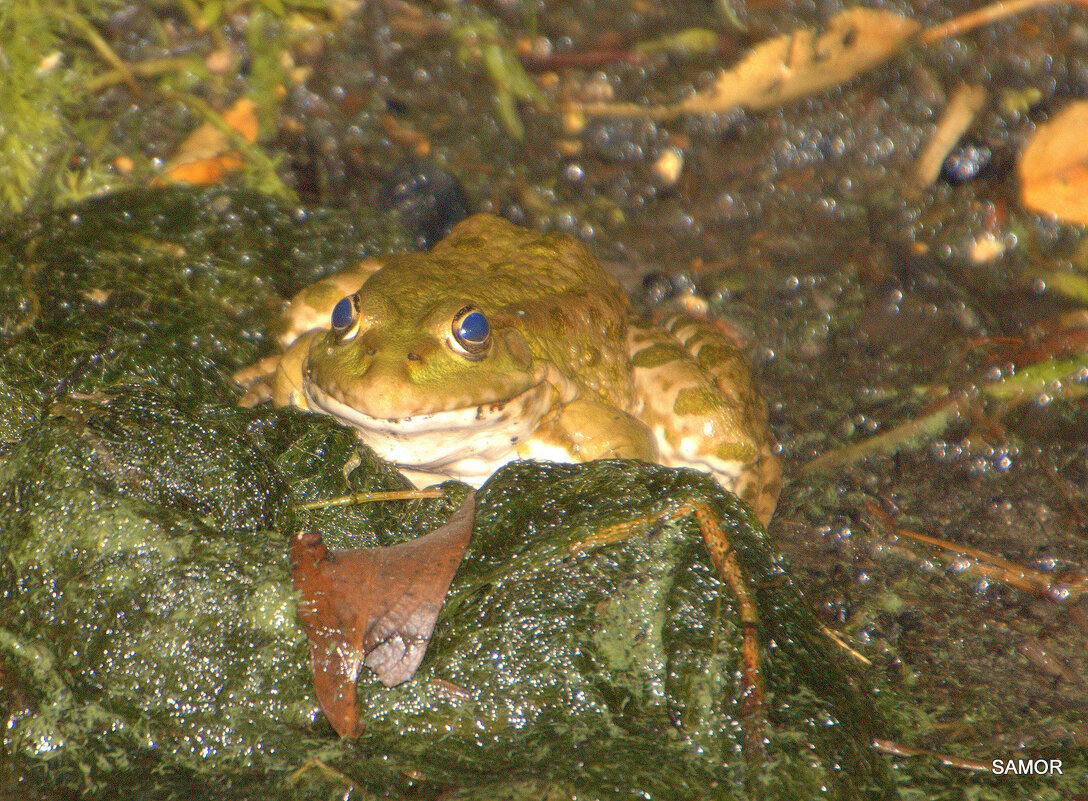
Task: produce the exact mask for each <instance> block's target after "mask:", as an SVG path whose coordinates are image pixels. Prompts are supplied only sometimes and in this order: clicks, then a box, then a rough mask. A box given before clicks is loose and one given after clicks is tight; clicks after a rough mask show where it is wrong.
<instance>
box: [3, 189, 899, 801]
mask: <svg viewBox="0 0 1088 801" xmlns="http://www.w3.org/2000/svg"><path fill="white" fill-rule="evenodd" d="M4 241H5V243H6V244H5V246H4V250H3V253H2V254H0V270H2V271H3V272H4V280H3V282H2V289H0V319H3V320H4V321H5V326H4V330H3V338H2V340H0V342H2V348H3V352H4V355H5V358H4V359H3V360H2V361H0V379H2V380H3V381H4V382H5V386H6V387H9V388H11V392H10V393H9V394H8V395H6V396H5V397H4V398H3V399H2V400H0V421H2V423H3V432H4V439H5V444H4V445H3V446H2V447H0V555H2V557H3V558H2V562H0V565H2V568H0V587H2V596H0V620H2V621H3V623H0V662H2V667H3V670H2V671H0V689H2V690H3V692H0V699H2V700H0V702H2V705H3V711H4V713H5V718H6V719H7V721H8V725H7V726H6V727H5V731H4V735H3V737H4V740H3V742H4V750H5V752H6V754H7V757H8V767H7V770H8V771H9V773H8V777H9V778H12V777H14V778H15V779H18V777H19V776H22V777H29V778H33V779H35V780H36V781H38V782H39V783H41V784H42V785H44V786H45V787H47V788H49V789H50V790H52V791H56V792H63V793H76V794H80V795H85V796H88V797H103V798H104V797H117V796H118V795H119V794H120V795H126V796H128V795H132V794H138V795H140V796H141V797H143V798H181V797H194V796H197V797H199V796H206V797H213V796H214V797H224V798H226V797H234V798H258V797H262V796H268V795H269V794H273V795H274V796H275V797H278V798H311V797H312V798H333V797H343V796H344V792H345V787H353V788H354V789H352V790H351V793H352V794H353V797H365V796H366V795H368V794H370V795H373V796H375V797H392V798H434V797H439V796H442V797H453V798H465V799H470V798H472V799H484V798H529V797H542V796H546V797H551V798H617V799H620V798H647V797H650V798H659V799H673V798H676V799H680V798H692V797H699V798H722V799H729V798H747V797H765V798H771V799H778V798H781V799H785V798H809V797H815V796H817V795H820V796H826V797H831V798H843V799H853V798H866V797H870V798H871V797H888V796H890V795H891V794H892V791H891V790H890V789H889V785H888V783H887V781H888V780H887V778H886V776H885V771H884V765H883V762H882V761H881V759H880V758H879V757H878V756H877V755H876V754H875V752H873V751H872V750H871V749H870V747H869V743H870V741H871V739H872V737H873V736H874V735H875V734H877V733H879V727H878V717H877V715H876V714H875V712H874V711H873V709H872V707H871V704H870V702H869V701H868V699H867V697H866V695H865V693H864V692H863V691H862V690H861V689H860V688H859V686H858V685H857V683H856V682H855V680H854V679H853V678H852V677H851V676H850V673H849V671H848V670H847V669H846V668H845V666H844V665H843V664H842V660H841V659H840V658H839V657H838V655H837V654H835V653H834V652H833V650H832V648H833V646H832V645H831V644H830V642H829V641H828V640H827V639H826V638H824V637H823V636H822V635H821V634H820V633H819V632H818V630H817V626H816V623H815V620H814V618H813V617H812V615H811V614H810V613H809V612H808V611H807V610H806V608H805V606H804V603H803V601H802V600H801V598H800V597H799V595H798V593H797V592H796V590H794V589H793V587H792V585H791V582H790V579H789V577H788V575H787V573H786V572H785V571H784V569H783V567H782V565H781V564H780V563H779V561H778V560H777V559H776V558H775V557H774V556H773V555H772V554H771V552H770V549H769V548H768V545H767V543H766V540H765V535H764V533H763V531H762V529H761V528H760V527H759V526H758V524H757V523H756V522H755V521H754V519H753V517H752V516H751V514H750V512H749V511H748V510H747V509H746V507H744V506H743V505H742V504H741V503H740V502H739V501H738V500H737V499H735V498H734V497H733V496H731V495H728V494H726V493H724V492H722V491H721V490H720V489H719V488H718V486H717V485H716V484H715V483H714V482H713V481H712V480H711V479H709V478H708V477H706V476H703V475H700V474H697V473H693V472H688V471H676V470H668V469H664V468H660V467H656V466H651V465H645V464H640V463H635V462H599V463H593V464H590V465H580V466H572V465H542V464H535V463H528V462H526V463H518V464H515V465H512V466H510V467H508V468H506V469H504V470H503V471H501V472H500V473H499V474H497V475H496V476H495V477H494V478H493V479H492V480H491V481H490V482H488V484H487V485H486V486H485V487H484V488H483V489H482V490H481V491H480V492H479V493H478V497H477V519H476V525H475V528H474V533H473V539H472V542H471V544H470V547H469V551H468V553H467V554H466V557H465V560H464V562H463V564H462V566H461V568H460V570H459V572H458V574H457V576H456V577H455V579H454V582H453V585H452V587H451V591H450V595H449V598H448V601H447V604H446V606H445V607H444V608H443V611H442V613H441V616H440V618H439V621H438V624H437V627H436V630H435V635H434V638H433V640H432V642H431V645H430V648H429V651H428V654H427V656H426V658H425V659H424V662H423V664H422V666H421V668H420V671H419V672H418V673H417V675H416V676H415V677H414V678H413V679H412V680H411V681H409V682H407V683H405V684H403V685H400V686H398V687H396V688H393V689H392V690H387V689H385V688H384V687H381V685H380V684H379V683H378V682H377V681H376V679H374V678H373V677H372V676H371V675H370V674H369V673H366V674H364V675H362V676H360V678H359V681H358V687H357V689H358V695H359V700H358V704H359V710H360V718H361V720H362V721H363V732H362V734H361V736H360V737H359V739H358V740H356V741H354V742H351V741H344V740H341V739H339V738H337V737H336V736H335V734H334V733H333V731H332V729H331V727H330V726H329V725H328V724H327V722H326V721H325V720H324V719H323V717H322V716H321V714H320V711H319V710H318V709H317V704H316V698H315V693H314V691H313V688H312V684H311V678H310V675H309V653H308V646H307V643H306V640H305V637H304V635H303V634H302V631H301V628H300V627H299V625H298V623H297V621H296V619H295V615H294V603H295V596H294V593H293V590H292V588H291V581H290V565H289V563H288V559H287V548H286V544H287V542H288V539H289V537H291V536H292V535H293V534H295V533H296V532H297V531H299V530H300V529H301V528H309V529H317V530H319V531H321V532H322V534H323V536H324V538H325V541H326V542H327V543H328V544H329V545H330V546H332V547H352V546H359V545H381V544H390V543H394V542H399V541H403V540H404V539H407V538H410V537H414V536H417V535H418V534H419V533H421V532H423V531H427V530H430V529H433V528H434V527H436V526H437V525H439V524H440V523H441V522H443V521H444V520H445V519H446V518H447V517H448V515H449V514H450V512H451V511H452V509H453V508H455V507H456V506H457V504H458V503H459V501H460V500H461V498H462V497H463V495H464V492H465V491H466V490H465V488H464V487H462V486H460V485H456V484H452V483H451V484H448V485H446V489H447V497H445V498H442V499H435V500H420V501H413V502H411V503H406V504H366V505H361V506H355V507H347V508H334V509H321V510H317V511H313V512H306V511H302V510H301V509H300V508H299V504H301V503H303V502H306V501H311V500H317V499H322V498H330V497H336V496H339V495H343V494H346V493H350V492H360V491H368V490H375V489H399V488H402V487H404V486H405V483H404V481H403V479H402V478H401V477H399V476H398V475H397V474H396V473H395V472H394V471H392V470H391V469H390V468H389V467H388V466H386V465H383V464H381V463H379V462H377V461H376V460H375V459H373V457H371V456H370V455H369V454H367V453H360V452H359V449H358V446H357V444H356V441H355V439H354V437H353V435H352V434H351V432H349V431H347V430H345V429H342V428H340V427H339V426H337V425H336V424H335V423H334V422H333V421H331V420H330V419H328V418H324V417H319V416H313V415H306V414H303V413H300V412H298V411H295V410H271V409H258V410H244V409H239V408H237V407H236V406H235V405H234V404H235V400H236V398H237V395H238V393H237V391H236V390H235V389H234V388H233V387H232V385H231V383H230V380H229V376H230V374H231V372H232V371H233V370H234V369H236V368H238V367H240V366H243V365H244V364H246V363H248V362H250V361H251V360H253V359H255V358H256V357H257V356H258V355H260V353H261V352H262V346H265V347H267V343H266V338H265V336H264V334H263V332H264V331H265V330H268V328H269V324H270V322H271V319H272V318H273V317H274V315H275V312H276V311H277V309H278V308H279V303H280V301H279V298H280V297H281V296H282V295H283V294H287V293H289V292H291V291H293V290H294V289H296V288H297V287H298V286H299V285H301V284H303V283H308V282H309V281H312V280H313V279H314V278H315V277H316V276H317V275H320V274H322V273H324V272H326V271H328V270H330V269H334V268H336V267H338V266H341V265H342V264H343V263H345V262H347V261H350V260H352V259H354V258H358V257H359V256H361V255H363V254H365V253H367V252H372V251H373V250H374V249H375V248H383V249H384V248H396V247H398V242H399V240H398V239H397V236H396V232H395V231H394V230H393V226H391V225H389V224H385V225H381V224H378V223H373V224H371V223H369V222H364V221H359V220H351V219H346V218H345V217H343V216H337V215H333V214H331V213H323V212H307V213H302V212H299V211H298V210H294V209H290V208H285V207H283V206H281V205H280V204H278V203H277V202H275V201H271V200H268V199H266V198H262V197H260V196H256V195H252V194H245V193H234V192H227V191H213V192H192V191H163V192H156V193H150V194H130V195H124V196H114V197H110V198H105V199H101V200H98V201H93V202H89V203H85V204H83V205H81V206H79V207H76V208H72V209H68V210H66V211H64V212H61V213H57V214H53V215H47V216H46V217H43V218H41V219H39V220H38V221H37V222H36V223H35V224H34V225H31V226H29V227H28V228H27V229H26V230H25V231H24V232H23V233H22V234H21V235H19V236H11V237H7V238H5V240H4ZM688 500H694V501H698V502H700V503H704V504H706V505H707V506H708V507H709V508H710V509H711V511H712V514H713V515H714V516H715V517H716V518H717V519H718V520H719V521H720V524H721V525H722V527H723V530H724V531H725V532H726V534H727V536H728V537H729V539H730V542H731V544H732V545H733V547H734V550H735V552H736V555H737V559H738V560H739V562H740V564H741V565H742V567H743V569H744V572H745V573H746V575H747V578H748V581H749V584H750V589H751V591H752V593H753V595H754V597H755V600H756V605H757V607H758V610H759V617H760V636H761V639H762V643H763V647H764V649H765V653H766V659H765V664H764V667H765V678H766V682H767V694H768V695H767V697H768V715H769V723H770V725H769V727H768V729H767V736H766V745H765V751H766V753H765V755H763V756H759V757H758V758H757V756H756V755H753V754H751V753H747V754H746V753H745V748H744V726H746V725H751V720H750V719H749V720H746V719H745V716H744V715H743V714H742V711H741V707H740V695H741V692H742V689H743V687H742V685H741V684H740V682H739V679H738V678H737V676H738V675H739V656H738V654H739V647H740V641H741V637H742V634H743V632H742V627H741V626H740V624H739V617H738V614H737V609H736V601H735V598H734V596H733V595H732V593H731V592H730V591H729V590H728V588H726V587H725V586H724V585H723V584H722V583H721V582H720V581H719V580H718V578H717V577H716V575H715V573H714V570H713V568H712V566H711V565H710V562H709V559H708V558H707V555H706V553H705V550H704V549H703V546H702V544H701V539H700V537H699V533H698V531H697V529H696V528H695V527H694V524H693V523H692V522H691V521H688V520H683V519H679V520H674V521H672V522H669V523H667V524H663V525H647V526H645V527H644V529H643V530H639V531H636V532H635V533H633V534H632V535H631V536H629V537H627V538H626V539H623V540H620V541H618V542H612V543H609V544H604V545H599V546H594V547H591V548H590V547H583V546H582V545H581V544H580V543H583V541H585V540H586V539H587V538H588V537H589V535H591V534H592V533H594V532H596V531H599V530H600V529H601V528H602V527H605V526H609V525H614V524H616V523H618V522H625V521H630V520H633V519H641V518H644V517H653V516H654V515H655V514H659V513H662V512H664V511H666V510H667V509H669V508H674V507H675V505H676V504H678V503H682V502H684V501H688ZM317 765H323V766H325V767H324V768H319V767H314V766H317ZM305 766H311V767H308V768H306V769H304V770H302V771H301V772H297V771H299V770H300V769H302V768H304V767H305Z"/></svg>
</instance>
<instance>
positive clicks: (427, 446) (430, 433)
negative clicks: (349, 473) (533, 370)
mask: <svg viewBox="0 0 1088 801" xmlns="http://www.w3.org/2000/svg"><path fill="white" fill-rule="evenodd" d="M558 395H559V393H558V392H557V391H556V389H555V388H554V387H553V386H552V385H551V384H549V382H547V381H541V382H540V383H539V384H536V385H534V386H532V387H530V388H529V389H527V390H525V391H524V392H522V393H521V394H520V395H516V396H514V397H513V398H510V399H509V400H506V401H501V402H495V403H484V404H480V405H477V406H467V407H464V408H461V409H450V410H445V411H440V412H428V413H425V414H415V415H409V416H406V417H398V418H392V419H387V418H382V417H371V416H370V415H368V414H365V413H364V412H361V411H359V410H358V409H355V408H353V407H351V406H349V405H347V404H345V403H343V402H341V401H339V400H337V399H336V398H334V397H332V396H331V395H329V394H328V393H326V392H324V391H322V390H321V389H320V388H319V387H317V386H314V385H310V386H308V387H307V388H306V399H307V401H308V405H309V407H310V409H312V410H313V411H318V412H322V413H324V414H328V415H332V416H333V417H335V418H337V419H338V420H340V421H341V422H343V423H346V424H348V425H351V426H353V427H354V428H355V429H356V431H358V433H359V439H360V440H362V442H363V444H364V445H367V446H369V447H370V448H372V449H373V450H374V452H375V453H377V454H378V456H380V457H381V458H383V459H385V460H386V461H389V462H393V463H394V464H396V465H397V466H398V467H401V468H403V469H404V470H405V471H406V472H407V473H408V474H409V478H411V479H413V481H415V483H417V484H419V483H421V481H424V480H426V479H428V478H432V477H433V479H434V480H435V481H440V480H442V479H443V478H459V479H461V480H463V481H466V482H467V483H469V484H474V485H477V486H478V485H479V484H480V483H482V482H483V481H484V480H486V479H487V477H488V476H490V475H491V473H492V472H494V471H495V470H496V469H497V468H499V467H501V466H502V465H504V464H506V463H507V462H509V461H512V460H514V459H516V458H518V448H519V444H520V443H523V442H525V441H526V440H527V439H529V438H530V437H531V436H532V434H533V432H534V431H535V430H536V429H537V427H538V426H539V425H540V421H541V420H542V419H543V418H544V416H545V415H546V414H547V413H548V411H549V410H550V409H552V408H553V407H554V405H555V403H556V400H557V396H558Z"/></svg>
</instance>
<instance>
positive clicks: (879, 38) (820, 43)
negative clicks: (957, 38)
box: [581, 8, 921, 119]
mask: <svg viewBox="0 0 1088 801" xmlns="http://www.w3.org/2000/svg"><path fill="white" fill-rule="evenodd" d="M920 27H921V26H920V25H919V24H918V23H917V22H915V21H913V20H911V19H907V18H906V17H903V16H900V15H899V14H895V13H893V12H890V11H878V10H875V9H869V8H849V9H846V10H845V11H841V12H839V13H838V14H836V15H835V16H834V17H832V18H831V20H830V21H829V22H828V24H827V28H826V30H825V31H824V32H823V33H817V32H816V31H812V30H809V29H807V28H803V29H801V30H797V31H794V32H792V33H788V34H785V35H783V36H776V37H774V38H773V39H768V40H767V41H765V42H761V43H760V44H758V45H756V46H755V47H753V48H752V49H751V50H749V51H748V54H747V55H746V56H744V57H743V58H742V59H741V60H740V61H739V62H738V63H737V64H736V66H734V67H733V68H732V69H729V70H726V71H724V72H722V73H721V74H720V75H719V76H718V79H717V80H716V81H715V82H714V84H713V85H712V86H711V87H709V89H707V90H705V91H702V92H698V93H697V94H695V95H692V96H691V97H688V98H686V99H684V100H682V101H680V102H679V103H674V104H672V105H669V106H656V107H646V106H640V105H637V104H633V103H595V104H588V105H585V106H582V107H581V108H582V109H583V110H584V111H585V112H586V113H589V114H604V115H609V114H611V115H620V116H632V115H638V116H649V117H653V118H655V119H671V118H673V117H677V116H679V115H681V114H688V113H693V114H709V113H717V112H723V111H728V110H729V109H732V108H736V107H737V106H743V107H744V108H748V109H762V108H770V107H772V106H777V105H780V104H782V103H785V102H788V101H790V100H795V99H797V98H799V97H804V96H805V95H809V94H813V93H815V92H819V91H820V90H822V89H827V88H829V87H831V86H837V85H838V84H840V83H843V82H844V81H847V80H849V79H850V78H853V77H854V76H855V75H858V74H860V73H862V72H865V71H866V70H869V69H872V68H873V67H875V66H877V65H879V64H882V63H883V62H885V61H887V60H888V59H889V58H891V57H892V56H893V55H895V54H896V53H897V52H899V50H900V49H901V48H902V47H903V45H904V44H905V43H906V42H907V41H908V40H909V39H910V38H911V37H912V36H914V34H916V33H917V32H918V31H919V30H920Z"/></svg>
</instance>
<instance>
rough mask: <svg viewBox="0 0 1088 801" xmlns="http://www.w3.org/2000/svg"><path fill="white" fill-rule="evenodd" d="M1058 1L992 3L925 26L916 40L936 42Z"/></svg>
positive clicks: (1039, 0)
mask: <svg viewBox="0 0 1088 801" xmlns="http://www.w3.org/2000/svg"><path fill="white" fill-rule="evenodd" d="M1059 2H1060V0H1010V2H1007V3H1004V2H1000V3H992V4H991V5H988V6H985V7H984V8H980V9H978V11H969V12H968V13H966V14H960V15H959V16H958V17H953V18H952V19H950V20H949V21H948V22H945V23H942V24H941V25H935V26H933V27H932V28H926V29H925V30H924V31H922V32H921V33H920V34H919V35H918V40H919V41H921V42H925V43H926V44H929V43H930V42H937V41H940V40H941V39H946V38H948V37H949V36H959V35H960V34H961V33H968V32H969V31H973V30H974V29H975V28H979V27H981V26H983V25H989V24H990V23H992V22H1000V21H1001V20H1003V19H1005V18H1007V17H1012V16H1015V15H1016V14H1020V13H1022V12H1024V11H1030V10H1031V9H1033V8H1037V7H1039V6H1051V5H1057V4H1058V3H1059Z"/></svg>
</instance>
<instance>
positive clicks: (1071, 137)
mask: <svg viewBox="0 0 1088 801" xmlns="http://www.w3.org/2000/svg"><path fill="white" fill-rule="evenodd" d="M1086 131H1088V100H1082V101H1080V102H1077V103H1072V104H1070V105H1068V106H1066V107H1065V108H1064V109H1062V111H1061V112H1059V113H1058V115H1057V116H1056V117H1054V118H1053V119H1052V120H1050V121H1049V122H1046V123H1044V124H1042V125H1040V126H1039V127H1038V129H1036V131H1035V135H1034V136H1032V138H1031V141H1030V142H1028V145H1027V147H1025V148H1024V152H1023V154H1022V155H1021V156H1020V193H1021V200H1022V201H1023V203H1024V205H1025V206H1027V207H1028V208H1030V209H1034V210H1035V211H1041V212H1044V213H1046V214H1053V215H1054V216H1055V217H1059V218H1060V219H1062V220H1065V221H1066V222H1075V223H1081V224H1082V225H1088V135H1085V132H1086Z"/></svg>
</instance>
